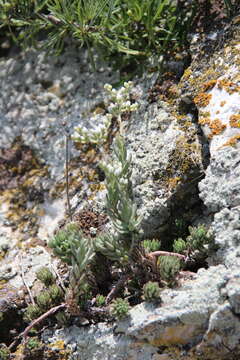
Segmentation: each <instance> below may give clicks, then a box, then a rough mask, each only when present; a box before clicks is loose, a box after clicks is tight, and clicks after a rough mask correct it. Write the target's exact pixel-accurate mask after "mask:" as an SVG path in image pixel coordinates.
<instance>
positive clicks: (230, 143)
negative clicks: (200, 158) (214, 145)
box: [223, 135, 240, 146]
mask: <svg viewBox="0 0 240 360" xmlns="http://www.w3.org/2000/svg"><path fill="white" fill-rule="evenodd" d="M239 140H240V135H235V136H232V137H231V138H230V139H229V140H228V141H227V142H226V143H225V144H223V146H235V145H236V144H237V142H238V141H239Z"/></svg>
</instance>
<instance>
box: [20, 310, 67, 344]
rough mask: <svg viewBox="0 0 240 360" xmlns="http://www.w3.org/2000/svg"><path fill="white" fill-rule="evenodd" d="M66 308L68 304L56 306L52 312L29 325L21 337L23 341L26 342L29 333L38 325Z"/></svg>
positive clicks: (49, 311) (46, 313)
mask: <svg viewBox="0 0 240 360" xmlns="http://www.w3.org/2000/svg"><path fill="white" fill-rule="evenodd" d="M65 307H66V304H65V303H63V304H60V305H57V306H54V307H53V308H51V309H50V310H48V311H47V312H45V313H44V314H42V315H41V316H39V317H38V318H37V319H35V320H33V321H32V322H31V323H30V325H28V326H27V327H26V329H25V330H24V331H23V332H22V333H21V334H20V335H19V337H20V336H22V337H23V339H24V340H25V339H26V337H27V335H28V333H29V331H30V330H31V329H32V328H33V327H34V326H36V325H38V324H39V323H40V322H42V321H43V320H45V319H46V318H47V317H48V316H50V315H53V314H55V312H57V311H58V310H60V309H64V308H65Z"/></svg>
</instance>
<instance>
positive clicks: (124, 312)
mask: <svg viewBox="0 0 240 360" xmlns="http://www.w3.org/2000/svg"><path fill="white" fill-rule="evenodd" d="M129 310H130V305H129V303H128V301H127V300H126V299H122V298H117V299H115V300H114V301H113V302H112V309H111V314H112V315H113V316H114V317H115V318H116V319H118V320H122V319H124V318H125V317H127V316H128V314H129Z"/></svg>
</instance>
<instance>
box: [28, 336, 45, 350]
mask: <svg viewBox="0 0 240 360" xmlns="http://www.w3.org/2000/svg"><path fill="white" fill-rule="evenodd" d="M42 346H43V343H42V342H41V341H40V340H39V339H38V338H37V337H36V336H34V337H31V338H30V339H28V341H27V343H26V347H27V349H28V350H36V349H38V348H40V347H42Z"/></svg>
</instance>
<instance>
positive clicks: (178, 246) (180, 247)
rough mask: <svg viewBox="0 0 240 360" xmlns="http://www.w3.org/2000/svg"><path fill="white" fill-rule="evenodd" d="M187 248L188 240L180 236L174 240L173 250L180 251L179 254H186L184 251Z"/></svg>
mask: <svg viewBox="0 0 240 360" xmlns="http://www.w3.org/2000/svg"><path fill="white" fill-rule="evenodd" d="M186 250H187V244H186V241H184V240H183V239H181V238H179V239H177V240H174V243H173V251H175V252H177V253H179V254H184V252H185V251H186Z"/></svg>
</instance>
